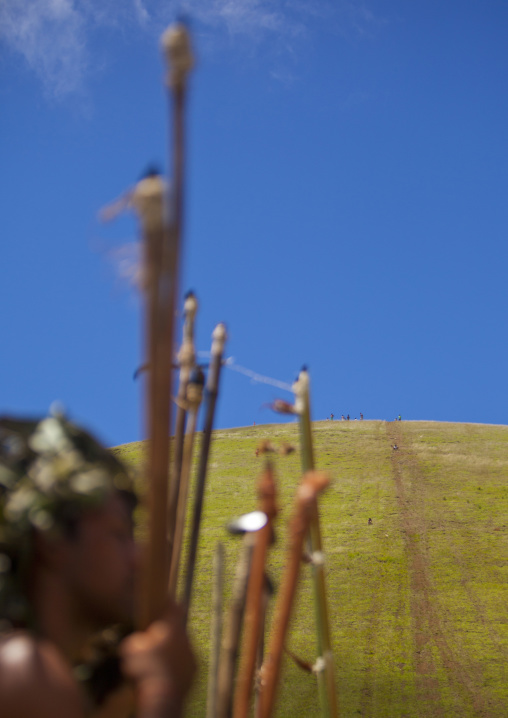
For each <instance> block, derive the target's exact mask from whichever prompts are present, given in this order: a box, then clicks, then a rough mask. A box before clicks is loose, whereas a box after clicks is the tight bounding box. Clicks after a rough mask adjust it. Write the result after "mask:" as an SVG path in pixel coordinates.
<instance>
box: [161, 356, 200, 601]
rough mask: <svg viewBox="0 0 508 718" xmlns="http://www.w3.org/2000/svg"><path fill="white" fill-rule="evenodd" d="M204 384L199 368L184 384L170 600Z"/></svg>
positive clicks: (183, 523) (181, 540)
mask: <svg viewBox="0 0 508 718" xmlns="http://www.w3.org/2000/svg"><path fill="white" fill-rule="evenodd" d="M204 383H205V377H204V374H203V371H202V370H201V368H200V367H196V368H195V369H194V370H193V372H192V373H191V375H190V378H189V380H188V382H186V386H187V391H186V395H185V399H184V400H185V402H186V406H187V408H188V420H187V432H186V434H185V443H184V448H183V457H182V470H181V477H180V482H179V484H180V486H179V491H178V510H177V512H176V518H175V531H174V536H173V542H172V555H171V567H170V572H169V595H170V596H171V597H172V598H176V590H177V584H178V570H179V567H180V556H181V553H182V544H183V534H184V528H185V517H186V515H187V499H188V496H189V486H190V474H191V468H192V453H193V447H194V438H195V436H196V424H197V418H198V410H199V407H200V405H201V400H202V398H203V387H204Z"/></svg>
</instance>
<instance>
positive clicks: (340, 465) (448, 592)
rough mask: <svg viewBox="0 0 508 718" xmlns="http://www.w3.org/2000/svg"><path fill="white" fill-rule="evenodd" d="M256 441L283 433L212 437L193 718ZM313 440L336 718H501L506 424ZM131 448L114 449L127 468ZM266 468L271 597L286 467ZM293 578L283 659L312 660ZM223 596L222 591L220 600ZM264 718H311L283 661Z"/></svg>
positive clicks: (290, 466) (311, 705)
mask: <svg viewBox="0 0 508 718" xmlns="http://www.w3.org/2000/svg"><path fill="white" fill-rule="evenodd" d="M265 438H269V439H271V440H272V441H273V442H274V443H275V444H276V445H277V444H279V443H281V442H282V441H289V442H292V443H294V444H297V439H298V437H297V427H296V425H287V424H286V425H266V426H257V427H251V428H244V429H231V430H221V431H217V432H215V434H214V442H213V445H212V455H211V461H210V464H211V466H210V473H209V480H208V486H207V492H206V498H205V510H204V524H203V531H202V536H201V544H200V548H199V564H198V569H197V583H196V590H195V594H194V599H193V604H192V607H191V614H190V628H191V631H192V635H193V638H194V641H195V645H196V647H197V650H198V653H199V658H200V668H201V670H200V676H199V680H198V683H197V686H196V689H195V691H194V693H193V696H192V698H191V701H190V705H189V711H188V715H193V716H201V715H204V714H205V708H204V705H205V691H206V670H207V646H208V641H209V625H210V622H209V619H210V604H211V565H212V554H213V550H214V547H215V545H216V542H217V541H222V542H223V543H224V546H225V552H226V572H227V573H228V575H229V576H230V577H232V576H233V573H234V566H235V562H236V557H237V555H238V551H239V547H240V542H239V541H238V540H236V539H233V538H231V537H229V536H228V535H227V533H226V532H225V530H224V526H225V524H226V523H227V522H228V521H229V520H230V519H231V518H232V517H234V516H236V515H239V514H241V513H244V512H246V511H250V510H252V509H253V508H255V507H256V497H255V483H256V477H257V476H258V474H259V472H260V470H261V468H262V466H263V459H262V458H261V457H256V456H255V448H256V446H257V444H258V443H259V441H260V440H262V439H265ZM314 440H315V450H316V452H315V453H316V467H317V468H319V469H325V470H327V471H329V472H330V474H331V476H332V485H331V487H330V488H329V489H328V491H327V493H326V494H325V495H324V496H323V497H322V499H321V503H320V506H321V519H322V533H323V540H324V547H325V550H326V557H327V585H328V591H329V603H330V617H331V623H332V633H333V640H334V655H335V662H336V676H337V689H338V695H339V701H340V714H341V716H359V715H362V716H389V717H398V716H429V717H430V716H461V718H465V717H467V716H495V717H498V716H499V717H501V716H506V715H508V668H507V666H508V620H507V613H508V610H507V605H508V542H507V537H508V479H507V476H508V427H493V426H485V425H459V424H445V423H439V424H437V423H431V422H393V423H385V422H377V421H363V422H340V421H334V422H330V421H326V422H317V423H315V424H314ZM393 444H396V445H397V446H398V447H399V448H398V449H397V450H394V449H393V448H392V445H393ZM141 451H142V447H141V445H140V444H130V445H127V446H124V447H118V449H117V452H118V454H119V455H120V456H122V457H123V458H124V459H125V460H127V461H131V462H133V463H138V462H139V460H140V458H141ZM274 462H275V465H276V473H277V479H278V487H279V504H280V507H281V513H280V514H279V517H278V521H277V524H278V541H277V543H276V545H275V546H274V548H273V549H272V550H271V555H270V573H271V575H272V577H273V579H274V580H275V583H276V585H277V583H278V582H279V579H280V575H281V571H282V567H283V564H284V555H285V539H286V534H285V527H286V524H287V520H288V517H289V514H290V510H291V504H292V499H293V495H294V490H295V487H296V485H297V483H298V481H299V477H300V458H299V454H298V452H297V453H296V454H292V455H290V456H288V457H276V458H275V459H274ZM369 518H371V519H372V525H368V519H369ZM309 579H310V575H309V570H308V568H307V567H306V566H303V567H302V580H301V583H300V587H299V593H298V599H297V606H296V611H295V614H294V618H293V621H292V629H291V634H290V637H289V641H288V646H289V647H290V649H291V650H293V651H294V652H295V653H297V654H298V655H299V656H301V657H302V658H305V659H306V660H308V661H310V662H313V661H314V660H315V658H316V647H315V638H314V615H313V600H312V590H311V585H310V580H309ZM230 589H231V580H228V583H227V586H226V600H227V599H228V597H229V594H230ZM276 715H277V716H280V717H281V718H282V716H287V717H288V718H289V717H290V716H291V717H293V716H309V717H313V716H316V717H317V716H319V707H318V703H317V691H316V679H315V677H314V676H312V675H309V674H306V673H304V672H302V671H301V669H298V668H297V667H296V666H294V664H292V663H291V662H290V661H289V659H287V660H286V661H285V668H284V672H283V678H282V684H281V688H280V691H279V700H278V710H277V713H276Z"/></svg>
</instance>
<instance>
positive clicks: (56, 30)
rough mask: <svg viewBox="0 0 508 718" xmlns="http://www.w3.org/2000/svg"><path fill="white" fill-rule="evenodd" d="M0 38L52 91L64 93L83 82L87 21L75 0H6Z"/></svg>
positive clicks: (1, 8) (0, 7)
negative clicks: (21, 57) (23, 59)
mask: <svg viewBox="0 0 508 718" xmlns="http://www.w3.org/2000/svg"><path fill="white" fill-rule="evenodd" d="M0 38H1V39H2V41H3V42H4V43H5V44H6V45H8V46H10V48H11V49H12V50H14V51H15V52H17V53H19V54H20V55H22V56H23V57H24V58H25V60H26V62H27V63H28V65H29V67H30V69H31V70H32V71H33V72H35V73H36V75H38V76H39V78H40V79H41V80H42V82H43V83H44V85H45V87H46V89H47V90H49V91H50V92H51V93H53V94H55V95H57V96H59V95H63V94H66V93H69V92H73V91H75V90H76V89H77V88H78V87H79V86H80V85H81V83H82V80H83V77H84V75H85V73H86V71H87V66H88V56H87V55H88V53H87V49H86V45H87V33H86V23H85V18H84V16H83V14H82V13H81V12H80V11H79V10H78V9H77V8H76V6H75V3H74V2H73V1H72V0H4V1H3V2H2V3H0Z"/></svg>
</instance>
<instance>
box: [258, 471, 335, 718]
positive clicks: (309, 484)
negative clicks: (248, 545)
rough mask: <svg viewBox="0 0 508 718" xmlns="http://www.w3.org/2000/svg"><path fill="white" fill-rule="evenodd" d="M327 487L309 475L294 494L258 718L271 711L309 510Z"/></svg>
mask: <svg viewBox="0 0 508 718" xmlns="http://www.w3.org/2000/svg"><path fill="white" fill-rule="evenodd" d="M328 484H329V478H328V476H327V474H325V473H323V472H308V473H306V474H305V475H304V477H303V480H302V483H301V484H300V486H299V487H298V490H297V492H296V502H295V509H294V513H293V517H292V519H291V523H290V527H289V549H288V554H287V558H286V562H285V566H286V568H285V571H284V575H283V577H282V581H281V586H280V589H279V595H278V598H277V604H276V606H275V611H274V618H273V623H272V633H271V637H270V643H269V645H268V650H267V655H266V659H265V662H264V664H263V666H262V669H261V681H262V690H261V696H260V702H261V706H260V717H261V718H269V717H270V715H271V713H272V711H273V707H274V704H275V695H276V690H277V684H278V681H279V676H280V669H281V663H282V654H283V651H284V642H285V639H286V634H287V630H288V627H289V620H290V618H291V609H292V606H293V602H294V598H295V593H296V587H297V582H298V575H299V572H300V566H301V564H302V553H303V546H304V540H305V536H306V534H307V532H308V529H309V525H310V523H311V521H312V513H313V512H312V508H313V506H314V505H315V504H316V499H317V495H318V493H319V492H321V491H323V489H325V488H326V486H328Z"/></svg>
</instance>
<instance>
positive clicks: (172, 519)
mask: <svg viewBox="0 0 508 718" xmlns="http://www.w3.org/2000/svg"><path fill="white" fill-rule="evenodd" d="M197 309H198V302H197V299H196V296H195V294H194V292H187V294H186V295H185V301H184V305H183V315H184V324H183V338H182V345H181V347H180V351H179V352H178V366H179V367H180V381H179V386H178V395H177V399H176V405H177V409H176V422H175V442H174V457H173V467H172V471H171V480H170V485H169V506H168V541H169V546H170V556H171V565H170V570H169V575H170V593H173V591H172V585H173V584H172V581H173V579H172V576H173V577H174V573H175V572H174V570H173V568H172V563H173V557H179V550H180V549H179V548H178V549H176V552H175V547H174V541H175V531H176V523H177V511H178V510H179V508H180V502H179V494H180V485H181V482H182V461H183V454H184V443H186V444H187V449H186V451H187V453H189V449H190V454H191V455H190V456H188V457H187V461H188V470H189V472H190V461H191V457H192V446H193V441H194V432H195V430H196V421H197V410H198V408H199V404H200V403H201V398H202V393H203V392H202V387H201V391H200V392H198V394H196V392H195V391H192V392H191V393H192V395H193V397H194V395H196V397H199V402H198V404H197V405H196V404H195V401H194V400H193V399H192V400H191V403H189V401H188V397H187V387H188V383H189V378H190V375H191V372H192V370H193V369H194V367H195V366H196V348H195V345H194V324H195V319H196V312H197ZM188 409H189V424H190V426H188V427H187V433H186V434H185V419H186V417H187V411H188ZM189 445H190V447H189ZM186 501H187V497H185V502H184V506H185V505H186ZM176 572H178V567H177V568H176Z"/></svg>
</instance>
